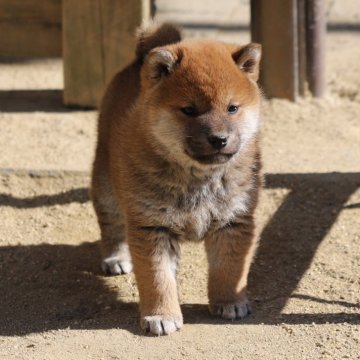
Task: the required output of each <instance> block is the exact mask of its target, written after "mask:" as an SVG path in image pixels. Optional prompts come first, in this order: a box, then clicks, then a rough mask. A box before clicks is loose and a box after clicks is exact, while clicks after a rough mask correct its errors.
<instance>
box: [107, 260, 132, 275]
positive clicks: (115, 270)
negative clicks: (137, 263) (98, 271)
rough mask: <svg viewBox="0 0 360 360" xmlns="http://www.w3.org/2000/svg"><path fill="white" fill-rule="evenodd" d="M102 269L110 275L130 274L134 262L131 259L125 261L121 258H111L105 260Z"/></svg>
mask: <svg viewBox="0 0 360 360" xmlns="http://www.w3.org/2000/svg"><path fill="white" fill-rule="evenodd" d="M101 268H102V270H103V272H104V273H105V274H108V275H122V274H128V273H130V272H131V270H132V262H131V260H130V259H123V258H121V257H119V256H109V257H107V258H105V259H103V261H102V263H101Z"/></svg>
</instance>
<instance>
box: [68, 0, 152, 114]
mask: <svg viewBox="0 0 360 360" xmlns="http://www.w3.org/2000/svg"><path fill="white" fill-rule="evenodd" d="M149 17H150V1H149V0H77V1H73V0H63V60H64V79H65V88H64V102H65V104H66V105H75V106H83V107H96V106H98V104H99V102H100V99H101V96H102V93H103V90H104V87H105V85H106V83H107V82H108V81H109V80H110V79H111V77H112V76H113V75H114V73H115V72H116V71H117V70H119V69H120V68H122V67H125V66H126V65H127V64H128V63H129V62H130V61H131V60H132V59H133V57H134V49H135V31H136V28H137V27H138V26H139V25H140V24H141V22H142V20H144V19H145V20H146V19H149Z"/></svg>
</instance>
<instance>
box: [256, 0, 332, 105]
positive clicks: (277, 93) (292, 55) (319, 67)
mask: <svg viewBox="0 0 360 360" xmlns="http://www.w3.org/2000/svg"><path fill="white" fill-rule="evenodd" d="M325 26H326V25H325V15H324V0H271V1H270V0H251V35H252V40H253V41H255V42H259V43H261V44H262V46H263V60H262V67H261V76H260V82H261V85H262V86H263V88H264V90H265V94H266V95H267V96H268V97H280V98H285V99H289V100H296V98H297V97H298V96H299V95H304V94H305V92H306V85H307V84H308V85H309V89H310V91H311V92H312V93H313V95H314V96H322V95H323V93H324V89H325V85H324V84H325V81H324V65H325V64H324V63H325V61H324V58H325V48H324V45H325Z"/></svg>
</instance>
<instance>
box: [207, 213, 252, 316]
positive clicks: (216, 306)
mask: <svg viewBox="0 0 360 360" xmlns="http://www.w3.org/2000/svg"><path fill="white" fill-rule="evenodd" d="M205 247H206V252H207V256H208V261H209V280H208V295H209V309H210V312H211V313H212V314H213V315H218V316H221V317H223V318H224V319H236V318H243V317H245V316H246V315H248V314H249V313H250V309H249V306H248V300H247V296H246V286H247V277H248V273H249V268H250V264H251V260H252V258H253V255H254V252H255V247H256V240H255V237H254V222H253V218H252V216H245V217H241V218H239V219H236V221H234V222H232V223H231V224H228V226H226V227H224V228H222V229H220V230H218V231H216V232H215V233H212V234H211V235H209V236H208V237H207V238H206V239H205Z"/></svg>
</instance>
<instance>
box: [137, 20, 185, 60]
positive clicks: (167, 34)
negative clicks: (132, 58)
mask: <svg viewBox="0 0 360 360" xmlns="http://www.w3.org/2000/svg"><path fill="white" fill-rule="evenodd" d="M181 38H182V36H181V32H180V30H179V29H178V28H177V27H176V26H175V25H172V24H168V23H164V24H162V25H156V24H150V25H145V26H143V27H141V28H140V29H139V30H138V33H137V39H138V40H137V45H136V51H135V52H136V58H137V59H138V60H139V61H141V62H142V61H143V60H144V58H145V56H146V55H147V54H148V53H149V52H150V51H151V50H152V49H154V48H156V47H158V46H165V45H170V44H175V43H177V42H179V41H181Z"/></svg>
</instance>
